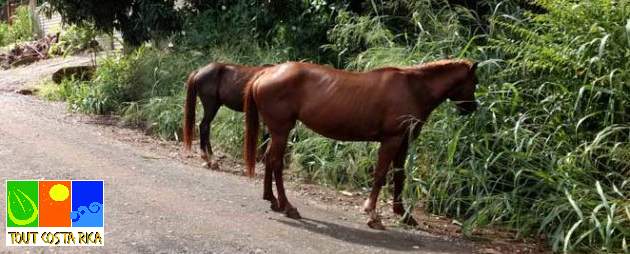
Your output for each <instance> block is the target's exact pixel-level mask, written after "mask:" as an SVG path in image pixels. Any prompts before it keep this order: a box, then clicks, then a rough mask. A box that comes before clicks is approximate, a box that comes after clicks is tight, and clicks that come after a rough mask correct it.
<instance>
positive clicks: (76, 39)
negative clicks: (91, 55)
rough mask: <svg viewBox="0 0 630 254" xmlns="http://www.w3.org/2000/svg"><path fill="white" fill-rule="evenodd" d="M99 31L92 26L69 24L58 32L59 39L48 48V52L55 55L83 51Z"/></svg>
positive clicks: (88, 46)
mask: <svg viewBox="0 0 630 254" xmlns="http://www.w3.org/2000/svg"><path fill="white" fill-rule="evenodd" d="M98 35H99V32H98V31H97V30H96V29H95V28H94V27H92V26H89V25H83V26H76V25H70V26H68V27H66V28H64V29H63V30H62V31H61V33H60V34H59V41H58V42H57V43H55V44H53V45H52V46H51V48H50V53H52V54H56V55H71V54H76V53H80V52H83V51H85V50H86V49H88V48H90V44H91V43H92V41H93V40H95V39H96V36H98Z"/></svg>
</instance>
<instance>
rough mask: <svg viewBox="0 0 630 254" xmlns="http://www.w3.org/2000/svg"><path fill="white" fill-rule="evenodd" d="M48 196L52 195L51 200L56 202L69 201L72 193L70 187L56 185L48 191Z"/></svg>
mask: <svg viewBox="0 0 630 254" xmlns="http://www.w3.org/2000/svg"><path fill="white" fill-rule="evenodd" d="M48 195H50V198H52V200H54V201H64V200H66V199H68V196H69V195H70V191H69V190H68V187H66V186H65V185H63V184H55V185H53V187H51V188H50V191H48Z"/></svg>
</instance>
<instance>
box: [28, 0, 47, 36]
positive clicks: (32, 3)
mask: <svg viewBox="0 0 630 254" xmlns="http://www.w3.org/2000/svg"><path fill="white" fill-rule="evenodd" d="M28 9H29V12H30V16H31V24H32V27H33V34H34V35H35V36H36V38H37V39H39V38H42V37H44V34H43V31H42V26H41V24H40V22H39V14H38V13H37V0H29V1H28Z"/></svg>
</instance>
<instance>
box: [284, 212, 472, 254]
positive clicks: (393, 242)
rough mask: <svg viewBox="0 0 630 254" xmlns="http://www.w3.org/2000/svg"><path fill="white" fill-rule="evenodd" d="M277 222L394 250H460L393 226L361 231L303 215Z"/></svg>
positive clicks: (344, 239) (429, 237) (446, 242)
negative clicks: (395, 228) (297, 218)
mask: <svg viewBox="0 0 630 254" xmlns="http://www.w3.org/2000/svg"><path fill="white" fill-rule="evenodd" d="M277 221H278V222H280V223H282V224H285V225H288V226H291V227H296V228H300V229H305V230H308V231H310V232H313V233H317V234H321V235H325V236H329V237H332V238H335V239H338V240H342V241H345V242H349V243H354V244H360V245H366V246H372V247H378V248H385V249H389V250H394V251H409V252H423V251H424V252H438V253H439V252H448V253H457V252H461V250H462V249H461V246H457V245H456V244H455V243H453V242H450V241H446V240H443V239H440V238H437V237H431V236H422V235H418V234H413V233H406V232H400V231H396V230H392V229H388V230H386V231H377V230H372V229H365V230H364V229H358V228H353V227H349V226H344V225H341V224H336V223H332V222H326V221H320V220H315V219H307V218H302V219H301V220H289V219H286V220H284V219H280V220H277ZM366 227H367V226H366Z"/></svg>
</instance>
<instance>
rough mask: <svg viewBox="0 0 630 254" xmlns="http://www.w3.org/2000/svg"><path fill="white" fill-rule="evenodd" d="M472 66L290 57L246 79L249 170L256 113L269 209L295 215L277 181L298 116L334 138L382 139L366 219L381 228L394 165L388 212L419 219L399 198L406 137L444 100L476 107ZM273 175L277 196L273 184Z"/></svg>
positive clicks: (461, 107) (412, 135)
mask: <svg viewBox="0 0 630 254" xmlns="http://www.w3.org/2000/svg"><path fill="white" fill-rule="evenodd" d="M476 67H477V64H476V63H474V64H473V63H471V62H469V61H465V60H442V61H436V62H432V63H428V64H423V65H419V66H413V67H409V68H382V69H377V70H373V71H369V72H363V73H358V72H346V71H342V70H336V69H333V68H329V67H325V66H320V65H315V64H309V63H294V62H291V63H285V64H280V65H276V66H275V67H270V68H268V69H266V70H264V71H262V72H260V73H259V76H258V77H256V78H254V79H252V81H251V83H249V84H248V86H247V88H246V92H245V114H246V133H245V151H244V152H245V161H246V163H247V171H248V172H247V173H248V174H249V175H250V176H251V175H253V174H254V164H255V156H256V142H257V137H258V134H257V133H258V127H259V120H258V117H259V114H260V116H261V117H262V120H263V122H264V124H265V125H266V126H267V129H268V131H269V133H270V134H271V144H270V146H269V147H268V148H267V154H266V158H265V178H264V194H263V199H265V200H268V201H270V202H271V208H272V209H273V210H275V211H284V212H285V213H286V215H287V216H288V217H291V218H295V219H299V218H300V214H299V213H298V212H297V209H295V208H294V207H293V206H292V205H291V203H289V201H288V200H287V197H286V194H285V191H284V184H283V180H282V168H283V156H284V152H285V148H286V144H287V138H288V136H289V132H290V131H291V129H292V128H293V127H294V126H295V122H296V120H299V121H301V122H302V123H303V124H304V125H306V126H307V127H308V128H309V129H311V130H313V131H315V132H317V133H319V134H321V135H323V136H326V137H329V138H332V139H336V140H344V141H377V142H380V143H381V145H380V148H379V151H378V162H377V164H376V167H375V169H374V183H373V187H372V192H371V193H370V196H369V198H368V199H367V200H366V201H365V204H364V207H363V208H364V211H365V212H366V213H368V215H369V217H370V219H369V220H368V225H369V226H370V227H372V228H377V229H384V227H383V225H382V223H381V221H380V218H379V215H378V213H377V212H376V202H377V198H378V195H379V192H380V190H381V187H382V185H383V184H384V182H385V178H386V175H387V172H388V171H389V168H390V165H392V164H393V168H395V171H394V177H393V181H394V205H393V210H394V213H396V214H398V215H403V216H404V217H403V221H404V222H405V223H407V224H411V225H414V224H417V223H416V221H415V220H414V219H413V218H412V217H411V216H410V215H409V214H408V213H405V209H404V208H403V205H402V200H401V192H402V190H403V184H404V179H405V173H404V170H403V167H404V164H405V158H406V156H407V147H408V141H409V140H410V139H411V140H413V139H415V138H416V137H417V136H418V134H419V132H420V127H421V126H422V124H423V123H424V122H425V121H426V120H427V118H428V117H429V115H430V114H431V111H433V109H435V108H436V107H437V106H438V105H440V104H441V103H442V102H444V101H445V100H446V99H450V100H451V101H453V102H455V104H456V105H457V108H458V110H459V111H460V113H470V112H473V111H475V110H476V109H477V103H476V102H475V96H474V93H475V89H476V83H477V78H476V74H475V70H476ZM414 124H415V127H413V130H411V129H412V128H411V127H412V125H414ZM410 130H411V131H410ZM272 173H273V176H274V177H275V181H276V188H277V191H278V199H276V198H275V197H274V195H273V191H272V189H271V180H272V179H271V178H272ZM405 214H406V215H405Z"/></svg>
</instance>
